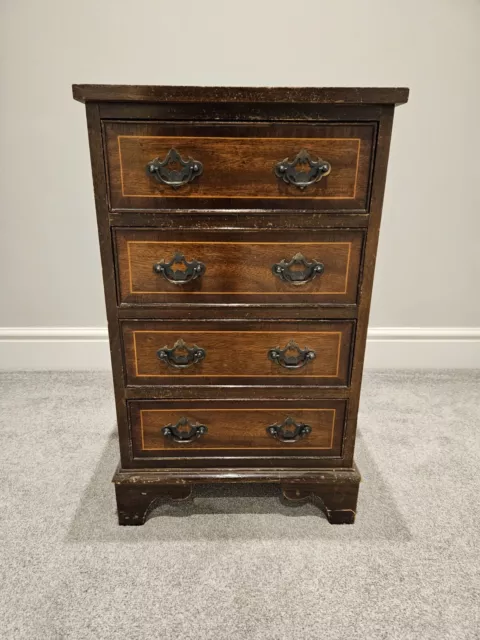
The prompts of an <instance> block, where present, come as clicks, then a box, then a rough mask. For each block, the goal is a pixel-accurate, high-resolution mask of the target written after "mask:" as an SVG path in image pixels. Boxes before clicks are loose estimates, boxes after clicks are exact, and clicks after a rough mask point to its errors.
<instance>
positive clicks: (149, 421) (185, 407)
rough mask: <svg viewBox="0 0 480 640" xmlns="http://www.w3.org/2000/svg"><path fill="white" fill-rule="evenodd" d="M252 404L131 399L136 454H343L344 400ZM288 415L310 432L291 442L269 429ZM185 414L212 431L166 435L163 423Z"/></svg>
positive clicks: (169, 461) (168, 456)
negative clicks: (183, 437) (178, 437)
mask: <svg viewBox="0 0 480 640" xmlns="http://www.w3.org/2000/svg"><path fill="white" fill-rule="evenodd" d="M251 404H252V406H251V407H249V408H245V407H238V406H237V405H235V404H232V403H228V402H222V401H216V402H211V401H209V402H205V401H203V402H202V401H198V402H196V403H191V402H190V403H188V402H185V401H183V402H182V401H177V402H162V401H155V402H148V401H140V402H134V401H132V402H129V410H130V417H131V425H132V444H133V454H134V457H135V458H152V457H153V458H158V459H159V460H161V459H162V458H163V459H165V460H166V462H165V463H166V464H167V465H170V466H175V461H172V459H171V458H172V457H178V456H182V455H187V456H189V457H190V456H205V455H207V456H224V455H225V451H226V450H228V451H234V452H235V455H242V456H256V457H261V456H262V455H269V456H274V455H281V456H301V455H305V454H306V455H308V456H314V455H317V456H320V457H325V456H336V457H339V456H340V455H341V449H342V441H343V427H344V421H345V401H343V400H323V401H316V402H313V403H312V402H310V403H306V402H305V401H299V402H297V403H285V402H283V403H278V402H277V403H275V402H274V403H272V402H269V403H258V404H256V405H255V404H254V403H251ZM266 404H269V405H270V406H269V407H266V406H265V405H266ZM289 417H291V418H293V419H294V420H295V422H297V423H303V424H306V425H308V426H309V427H310V428H311V432H310V433H309V434H307V435H305V436H304V437H301V438H299V439H298V440H295V441H293V440H292V441H291V442H283V441H281V440H278V439H276V438H275V437H273V436H272V435H270V434H269V433H268V432H267V427H269V426H271V425H277V424H278V425H280V424H282V423H283V422H284V420H285V419H286V418H289ZM182 418H187V419H188V420H189V422H190V423H191V424H196V425H204V426H206V427H207V432H206V433H205V434H204V435H201V436H199V437H198V438H196V439H194V440H192V441H191V442H177V441H175V440H174V439H172V438H171V437H170V436H165V435H164V434H163V432H162V429H163V428H164V427H167V426H169V425H172V424H173V425H176V424H178V423H179V421H180V420H181V419H182Z"/></svg>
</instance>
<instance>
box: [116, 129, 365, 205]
mask: <svg viewBox="0 0 480 640" xmlns="http://www.w3.org/2000/svg"><path fill="white" fill-rule="evenodd" d="M104 131H105V138H106V149H107V159H108V175H109V184H110V201H111V207H112V209H114V210H115V209H131V208H145V209H159V208H163V207H165V206H170V207H171V206H175V207H178V208H184V207H191V206H192V203H193V202H197V203H202V202H205V203H208V206H209V207H212V208H218V207H222V206H224V203H225V202H231V205H234V206H236V207H242V206H245V205H244V204H242V201H245V202H247V201H252V202H255V201H256V205H257V206H262V207H263V206H265V203H267V202H269V201H270V202H272V205H273V203H274V202H275V206H283V207H290V208H291V207H296V206H297V204H298V205H299V206H300V205H301V206H302V207H305V208H309V209H313V210H327V209H358V210H361V211H365V210H366V209H367V197H368V190H369V182H370V171H371V158H372V148H373V140H374V136H375V126H374V125H373V124H371V123H369V124H361V123H357V124H348V125H342V124H321V125H319V124H315V125H314V124H284V125H281V124H278V125H277V124H269V125H265V124H237V125H231V124H230V125H225V124H216V125H211V124H210V125H209V124H201V123H195V124H190V125H189V124H185V123H166V122H164V123H153V122H148V123H142V122H115V121H113V122H110V121H106V122H105V123H104ZM172 148H175V149H176V150H177V151H178V152H179V153H180V155H181V156H182V158H184V159H188V158H192V159H193V160H196V161H199V162H201V163H202V164H203V174H202V175H201V176H199V177H197V178H195V179H194V180H193V182H190V183H189V184H187V185H184V186H182V187H180V188H178V189H173V188H172V187H170V186H168V185H164V184H161V183H159V182H157V181H156V180H155V179H154V178H153V177H152V176H151V175H149V174H148V173H147V171H146V166H147V164H148V163H149V162H151V161H152V160H154V159H156V158H160V159H161V160H163V159H164V158H165V157H166V155H167V153H168V152H169V150H170V149H172ZM302 149H306V150H307V151H308V152H309V153H310V154H311V156H312V157H313V158H321V159H322V160H325V161H327V162H329V163H330V165H331V167H332V169H331V173H330V174H329V175H328V176H326V177H325V178H322V179H321V180H320V181H319V182H317V183H315V184H313V185H311V186H308V187H306V189H304V190H301V189H299V188H298V187H296V186H294V185H291V184H286V183H285V182H284V181H283V180H281V179H279V178H277V176H276V175H275V173H274V168H275V165H276V164H277V163H278V162H280V161H282V160H284V159H285V158H288V159H290V160H293V159H294V158H295V156H296V155H297V154H298V153H299V151H301V150H302ZM231 205H230V206H231Z"/></svg>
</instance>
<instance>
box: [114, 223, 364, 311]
mask: <svg viewBox="0 0 480 640" xmlns="http://www.w3.org/2000/svg"><path fill="white" fill-rule="evenodd" d="M293 236H294V239H295V242H292V241H291V238H292V233H291V232H252V233H247V232H237V233H235V232H228V233H225V232H224V233H217V234H214V233H198V234H197V233H195V234H192V233H191V232H189V233H185V232H183V233H182V232H180V231H177V232H172V231H163V230H154V231H147V230H144V229H135V230H123V229H119V230H117V231H116V234H115V237H116V247H117V256H118V273H119V300H120V302H121V303H127V304H158V303H165V302H192V303H195V302H197V303H198V302H239V301H251V302H315V303H316V304H332V303H338V304H355V302H356V298H357V289H358V278H359V270H360V258H361V252H362V244H363V232H362V231H310V232H308V233H306V232H297V233H295V234H293ZM179 254H181V255H179ZM298 254H302V256H303V257H304V258H305V259H306V263H303V264H302V262H301V259H300V257H299V256H298ZM176 255H177V256H178V260H179V261H177V262H176V263H174V264H173V265H171V266H169V264H170V263H171V261H172V260H173V259H174V258H175V256H176ZM181 257H183V258H184V259H185V261H186V262H185V263H183V264H182V263H181V262H180V258H181ZM295 257H297V259H296V261H294V262H293V263H292V261H293V260H294V258H295ZM197 263H198V264H199V265H201V266H200V267H199V268H200V269H201V273H200V275H197V272H196V271H195V266H197ZM316 263H318V264H316ZM202 265H203V266H202ZM275 265H277V267H278V268H279V269H282V273H280V274H278V273H274V271H275ZM159 268H161V269H162V271H161V272H160V273H158V272H156V271H155V269H157V270H158V269H159ZM315 268H318V269H319V270H320V271H319V272H317V271H315ZM175 271H179V272H180V273H179V274H178V277H180V278H182V279H183V280H180V281H177V282H179V284H177V282H173V283H172V282H171V280H172V279H173V278H174V277H175ZM295 278H300V279H298V280H294V279H295ZM292 280H293V282H292Z"/></svg>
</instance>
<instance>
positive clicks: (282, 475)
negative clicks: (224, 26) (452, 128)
mask: <svg viewBox="0 0 480 640" xmlns="http://www.w3.org/2000/svg"><path fill="white" fill-rule="evenodd" d="M73 95H74V98H75V99H76V100H79V101H81V102H84V103H85V104H86V111H87V122H88V132H89V140H90V152H91V162H92V171H93V182H94V189H95V202H96V209H97V220H98V230H99V238H100V248H101V256H102V266H103V278H104V286H105V298H106V305H107V316H108V327H109V336H110V347H111V355H112V368H113V379H114V388H115V400H116V409H117V417H118V431H119V436H120V453H121V462H120V466H119V468H118V470H117V472H116V474H115V477H114V483H115V488H116V496H117V505H118V515H119V522H120V524H127V525H128V524H132V525H134V524H143V523H144V522H145V519H146V517H147V515H148V512H149V511H150V510H151V509H152V507H153V505H154V504H155V502H156V500H157V499H158V498H160V497H170V498H173V499H184V498H186V497H188V496H189V495H190V493H191V491H192V487H193V486H194V485H195V484H198V483H210V482H215V483H218V482H268V483H277V484H279V485H280V487H281V490H282V491H283V495H284V496H285V497H286V498H287V499H289V500H307V499H312V500H318V503H319V504H320V506H321V507H322V508H323V509H324V511H325V513H326V515H327V517H328V519H329V521H330V522H332V523H352V522H353V521H354V519H355V513H356V503H357V494H358V486H359V482H360V475H359V473H358V470H357V468H356V467H355V464H354V461H353V453H354V444H355V432H356V425H357V413H358V404H359V397H360V386H361V379H362V369H363V359H364V352H365V342H366V337H367V327H368V316H369V310H370V298H371V291H372V282H373V274H374V268H375V256H376V250H377V242H378V233H379V227H380V218H381V213H382V201H383V193H384V188H385V178H386V172H387V161H388V153H389V146H390V135H391V129H392V123H393V112H394V108H395V105H398V104H402V103H405V102H406V101H407V99H408V89H314V88H309V89H300V88H296V89H288V88H281V89H274V88H271V89H268V88H223V87H222V88H220V87H161V86H117V85H106V86H104V85H74V86H73Z"/></svg>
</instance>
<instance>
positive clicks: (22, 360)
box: [0, 327, 480, 371]
mask: <svg viewBox="0 0 480 640" xmlns="http://www.w3.org/2000/svg"><path fill="white" fill-rule="evenodd" d="M365 366H366V367H367V368H369V369H449V368H452V369H476V368H480V328H462V327H447V328H440V327H426V328H419V327H386V328H374V327H373V328H371V329H370V330H369V332H368V344H367V356H366V361H365ZM0 369H2V370H4V371H5V370H7V371H24V370H57V371H58V370H88V369H96V370H108V369H110V352H109V347H108V340H107V330H106V329H105V328H103V327H60V328H59V327H4V328H2V327H0Z"/></svg>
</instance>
